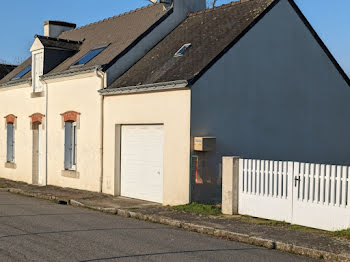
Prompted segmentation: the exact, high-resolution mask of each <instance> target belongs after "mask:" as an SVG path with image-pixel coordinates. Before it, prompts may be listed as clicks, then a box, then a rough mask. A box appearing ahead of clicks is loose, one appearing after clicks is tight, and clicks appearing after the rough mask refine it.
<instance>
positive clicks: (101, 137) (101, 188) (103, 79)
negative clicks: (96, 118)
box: [95, 68, 105, 193]
mask: <svg viewBox="0 0 350 262" xmlns="http://www.w3.org/2000/svg"><path fill="white" fill-rule="evenodd" d="M95 72H96V76H97V77H99V78H101V88H100V89H104V86H105V83H104V82H105V74H104V73H102V72H100V71H99V68H96V71H95ZM100 106H101V109H100V112H101V116H100V120H101V121H100V123H101V126H100V165H101V172H100V193H102V191H103V131H104V130H103V125H104V96H103V95H100Z"/></svg>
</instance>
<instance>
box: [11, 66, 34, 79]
mask: <svg viewBox="0 0 350 262" xmlns="http://www.w3.org/2000/svg"><path fill="white" fill-rule="evenodd" d="M30 70H32V66H31V65H30V66H27V67H26V68H24V69H23V70H22V71H21V72H19V73H18V74H17V75H15V77H13V78H12V79H13V80H15V79H20V78H21V77H22V76H24V75H25V74H27V73H28V72H29V71H30Z"/></svg>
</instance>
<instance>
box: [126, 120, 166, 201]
mask: <svg viewBox="0 0 350 262" xmlns="http://www.w3.org/2000/svg"><path fill="white" fill-rule="evenodd" d="M163 137H164V129H163V125H123V126H122V127H121V170H120V172H121V173H120V175H121V177H120V179H121V181H120V183H121V184H120V186H121V188H120V189H121V195H122V196H125V197H130V198H136V199H142V200H147V201H152V202H157V203H163Z"/></svg>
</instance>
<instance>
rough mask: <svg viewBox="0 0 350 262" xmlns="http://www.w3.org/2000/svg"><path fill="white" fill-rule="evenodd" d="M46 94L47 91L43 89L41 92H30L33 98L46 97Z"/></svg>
mask: <svg viewBox="0 0 350 262" xmlns="http://www.w3.org/2000/svg"><path fill="white" fill-rule="evenodd" d="M44 96H45V92H44V91H41V92H32V93H31V94H30V97H31V98H37V97H44Z"/></svg>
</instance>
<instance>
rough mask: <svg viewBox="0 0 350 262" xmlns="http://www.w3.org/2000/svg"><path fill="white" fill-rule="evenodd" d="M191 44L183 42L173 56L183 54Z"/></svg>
mask: <svg viewBox="0 0 350 262" xmlns="http://www.w3.org/2000/svg"><path fill="white" fill-rule="evenodd" d="M191 46H192V44H191V43H188V44H184V45H183V46H182V47H181V48H180V49H179V50H178V51H177V52H176V53H175V55H174V56H175V57H178V56H183V55H184V53H185V52H186V50H187V49H189V48H190V47H191Z"/></svg>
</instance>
